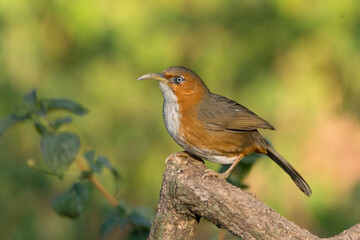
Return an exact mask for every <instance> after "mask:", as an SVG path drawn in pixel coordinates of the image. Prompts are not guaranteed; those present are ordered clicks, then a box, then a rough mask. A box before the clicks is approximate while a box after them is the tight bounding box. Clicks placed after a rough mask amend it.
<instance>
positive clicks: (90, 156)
mask: <svg viewBox="0 0 360 240" xmlns="http://www.w3.org/2000/svg"><path fill="white" fill-rule="evenodd" d="M84 158H85V159H86V161H87V162H88V164H89V166H90V169H91V171H92V172H96V173H101V171H102V169H103V168H104V165H103V164H102V163H101V162H99V157H98V158H97V159H96V160H95V150H91V151H87V152H86V153H85V154H84Z"/></svg>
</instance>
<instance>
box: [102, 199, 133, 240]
mask: <svg viewBox="0 0 360 240" xmlns="http://www.w3.org/2000/svg"><path fill="white" fill-rule="evenodd" d="M129 212H130V207H129V206H127V205H126V204H125V203H119V205H118V206H117V207H116V211H115V212H112V213H110V214H109V215H107V216H106V217H105V219H104V221H103V223H102V225H101V230H100V237H101V238H104V237H105V236H106V235H108V234H109V233H110V232H111V231H112V230H113V229H114V228H115V227H118V226H119V227H121V228H124V227H125V225H126V224H127V223H128V219H127V218H128V215H129Z"/></svg>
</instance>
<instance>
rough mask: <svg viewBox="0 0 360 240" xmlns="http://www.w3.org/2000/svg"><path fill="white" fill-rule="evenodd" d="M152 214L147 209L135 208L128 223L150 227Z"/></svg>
mask: <svg viewBox="0 0 360 240" xmlns="http://www.w3.org/2000/svg"><path fill="white" fill-rule="evenodd" d="M152 216H153V213H152V211H151V210H150V209H149V208H147V207H137V208H135V209H134V210H133V211H132V213H131V214H130V216H129V218H128V219H129V222H131V223H132V224H134V225H136V226H141V227H148V228H150V226H151V221H152Z"/></svg>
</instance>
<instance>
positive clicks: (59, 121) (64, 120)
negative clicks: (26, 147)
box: [51, 117, 72, 131]
mask: <svg viewBox="0 0 360 240" xmlns="http://www.w3.org/2000/svg"><path fill="white" fill-rule="evenodd" d="M69 123H72V118H71V117H60V118H58V119H56V120H55V121H54V122H52V123H51V125H52V127H53V128H54V130H55V131H56V130H58V129H59V128H60V127H61V126H62V125H64V124H69Z"/></svg>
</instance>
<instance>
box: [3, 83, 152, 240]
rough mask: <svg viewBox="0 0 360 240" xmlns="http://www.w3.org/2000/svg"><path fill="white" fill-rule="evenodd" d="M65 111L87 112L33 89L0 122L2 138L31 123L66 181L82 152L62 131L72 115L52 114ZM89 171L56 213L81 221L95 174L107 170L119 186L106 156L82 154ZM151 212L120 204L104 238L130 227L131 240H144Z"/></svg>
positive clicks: (109, 219) (91, 152) (71, 136)
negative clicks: (69, 171)
mask: <svg viewBox="0 0 360 240" xmlns="http://www.w3.org/2000/svg"><path fill="white" fill-rule="evenodd" d="M53 112H56V113H57V114H59V113H61V112H65V113H66V114H74V115H77V116H84V115H85V114H86V113H87V112H88V110H87V109H86V108H85V107H83V106H82V105H81V104H79V103H77V102H75V101H72V100H69V99H38V98H37V92H36V89H33V90H31V91H30V92H29V93H27V94H26V96H25V97H24V99H23V102H22V104H21V105H20V106H19V107H18V109H16V110H15V111H14V112H13V113H11V114H10V115H9V116H7V117H5V118H3V119H2V120H1V121H0V137H1V136H2V135H3V134H4V133H5V132H6V131H7V130H8V129H10V128H11V127H13V126H15V125H17V124H19V123H24V122H32V124H33V126H34V127H35V129H36V130H37V132H38V133H39V134H40V150H41V153H42V156H43V158H44V160H45V162H46V164H47V166H48V167H49V168H50V171H44V170H41V171H42V172H46V173H49V172H50V173H51V174H52V175H55V176H57V177H58V178H59V179H63V178H64V176H65V175H66V171H67V170H68V168H69V167H70V166H71V165H72V164H73V163H74V162H75V161H77V158H79V152H80V149H81V140H80V137H79V135H78V134H76V133H74V132H69V131H61V127H62V126H64V125H66V124H70V123H72V116H70V115H66V116H62V115H57V116H56V117H55V118H54V117H50V115H51V114H52V113H53ZM83 157H84V159H85V160H86V162H87V164H88V166H89V169H88V170H84V169H81V170H82V172H81V174H80V176H79V180H78V181H77V182H75V183H74V184H73V186H72V187H71V188H70V189H69V190H68V191H67V192H65V193H63V194H60V195H59V196H57V197H56V198H55V199H54V200H53V201H52V206H53V208H54V210H55V211H56V212H57V213H58V214H59V215H60V216H64V217H68V218H70V219H78V218H79V217H80V216H81V214H82V212H83V211H84V209H85V208H86V206H87V205H88V203H89V201H90V195H91V189H92V185H91V184H90V182H89V181H88V180H89V179H90V178H91V177H92V175H93V174H101V173H102V172H103V170H104V169H107V170H109V171H110V173H111V174H112V175H113V177H114V180H115V183H116V186H117V182H118V181H119V180H120V179H121V175H120V174H119V172H118V171H117V169H116V168H115V167H114V166H113V165H112V164H111V163H110V161H109V160H108V158H107V157H105V156H96V154H95V150H89V151H86V152H85V153H84V154H83ZM151 217H152V213H151V212H150V211H149V209H147V208H144V207H139V208H135V209H133V208H131V207H130V206H128V205H126V204H125V203H123V202H122V203H120V204H118V206H117V207H116V208H115V211H113V212H111V213H110V214H109V215H108V216H107V217H106V218H105V220H104V222H103V224H102V227H101V237H105V236H106V235H108V233H109V232H110V231H111V230H112V229H113V228H115V227H117V226H120V227H122V228H124V227H125V226H130V229H131V230H130V232H129V234H128V239H144V238H146V237H147V235H148V233H149V230H150V223H151Z"/></svg>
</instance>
